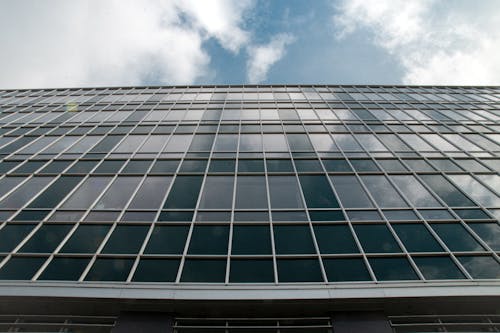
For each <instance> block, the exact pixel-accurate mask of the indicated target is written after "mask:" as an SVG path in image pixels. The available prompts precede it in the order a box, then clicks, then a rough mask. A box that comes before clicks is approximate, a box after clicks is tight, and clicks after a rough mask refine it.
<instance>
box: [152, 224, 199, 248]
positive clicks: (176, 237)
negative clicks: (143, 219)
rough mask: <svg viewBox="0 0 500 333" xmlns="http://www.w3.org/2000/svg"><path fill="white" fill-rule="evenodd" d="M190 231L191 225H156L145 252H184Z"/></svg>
mask: <svg viewBox="0 0 500 333" xmlns="http://www.w3.org/2000/svg"><path fill="white" fill-rule="evenodd" d="M188 231H189V226H156V227H155V228H154V229H153V232H152V234H151V237H150V238H149V242H148V245H147V246H146V249H145V250H144V253H147V254H182V252H183V251H184V246H185V243H186V238H187V234H188Z"/></svg>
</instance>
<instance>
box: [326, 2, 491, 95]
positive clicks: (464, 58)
mask: <svg viewBox="0 0 500 333" xmlns="http://www.w3.org/2000/svg"><path fill="white" fill-rule="evenodd" d="M336 10H337V14H336V15H335V16H334V18H333V19H334V23H335V25H336V27H337V29H338V30H337V31H338V38H340V39H342V38H344V37H345V36H347V35H348V34H350V33H353V32H355V31H366V30H368V31H369V32H370V33H371V34H372V35H373V42H374V43H375V44H376V45H377V46H380V47H382V48H383V49H385V50H386V51H387V52H389V53H390V54H391V55H392V56H394V57H395V58H396V59H397V60H398V61H399V62H400V63H401V65H402V67H403V69H404V71H405V74H404V77H403V78H402V81H403V82H404V83H407V84H462V85H468V84H478V85H480V84H483V85H493V84H499V82H500V57H499V56H498V55H499V54H500V30H499V29H498V26H500V11H499V10H498V1H495V0H493V1H486V0H483V1H479V2H468V3H467V2H453V3H450V2H446V1H437V0H419V1H409V0H377V1H366V0H351V1H347V0H343V1H342V2H340V4H339V5H338V6H337V8H336Z"/></svg>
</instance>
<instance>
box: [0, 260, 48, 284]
mask: <svg viewBox="0 0 500 333" xmlns="http://www.w3.org/2000/svg"><path fill="white" fill-rule="evenodd" d="M46 259H47V258H40V257H36V258H31V257H12V258H10V260H9V261H8V262H7V263H6V264H5V265H4V266H3V267H2V268H1V269H0V280H31V278H32V277H33V275H35V273H36V272H37V271H38V269H39V268H40V266H42V264H43V263H44V262H45V260H46Z"/></svg>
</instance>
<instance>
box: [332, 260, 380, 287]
mask: <svg viewBox="0 0 500 333" xmlns="http://www.w3.org/2000/svg"><path fill="white" fill-rule="evenodd" d="M323 265H324V266H325V271H326V276H327V277H328V281H329V282H342V281H371V279H372V278H371V277H370V274H369V273H368V270H367V269H366V266H365V263H364V261H363V259H360V258H349V259H347V258H336V259H323Z"/></svg>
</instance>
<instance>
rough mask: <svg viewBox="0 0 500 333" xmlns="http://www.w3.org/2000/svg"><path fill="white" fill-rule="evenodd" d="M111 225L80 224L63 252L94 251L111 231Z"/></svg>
mask: <svg viewBox="0 0 500 333" xmlns="http://www.w3.org/2000/svg"><path fill="white" fill-rule="evenodd" d="M109 228H110V226H109V225H83V224H81V225H79V226H78V229H76V231H75V232H74V233H73V234H72V235H71V237H70V238H69V240H68V241H67V242H66V244H64V246H63V248H62V249H61V252H63V253H64V252H65V253H94V252H95V251H96V250H97V248H98V247H99V245H101V242H102V240H103V239H104V237H105V236H106V235H107V233H108V231H109Z"/></svg>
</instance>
